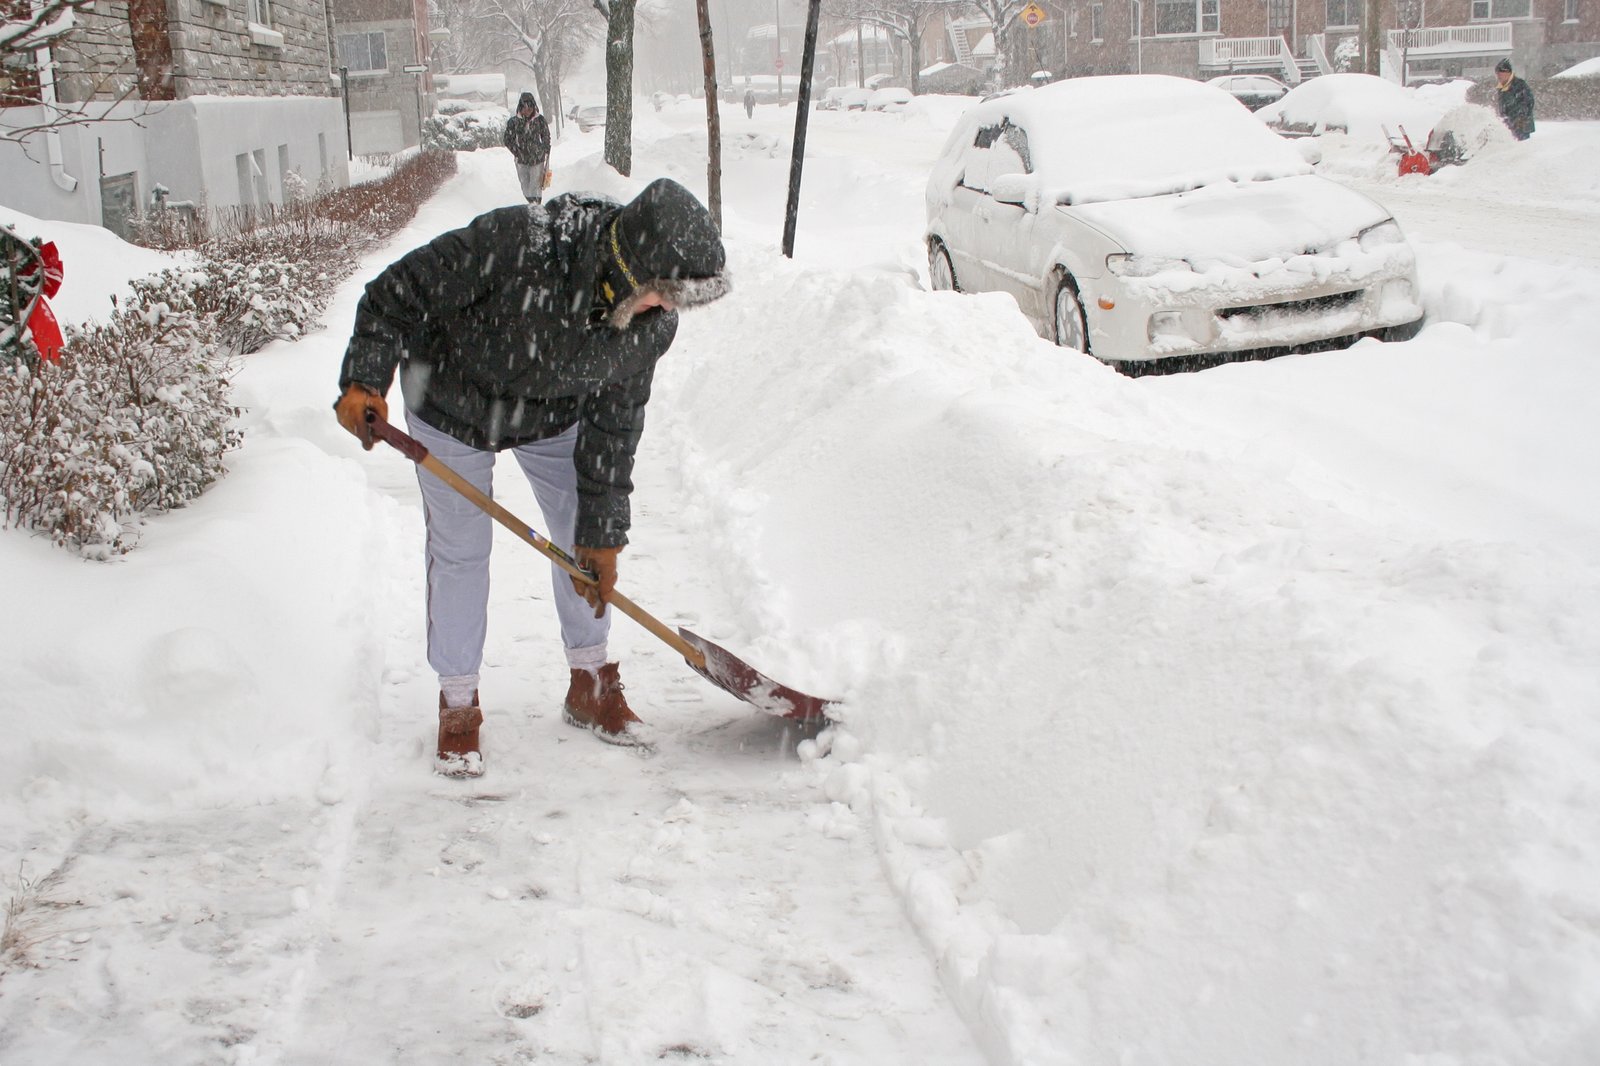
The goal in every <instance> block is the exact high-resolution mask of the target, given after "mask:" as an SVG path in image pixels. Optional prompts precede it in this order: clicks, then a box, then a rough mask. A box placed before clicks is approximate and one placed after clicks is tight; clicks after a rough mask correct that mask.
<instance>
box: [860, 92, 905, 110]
mask: <svg viewBox="0 0 1600 1066" xmlns="http://www.w3.org/2000/svg"><path fill="white" fill-rule="evenodd" d="M910 102H911V90H910V89H906V88H901V87H899V86H894V87H891V88H887V89H874V90H873V91H872V95H871V96H869V97H867V103H866V110H868V111H904V110H905V109H906V105H907V104H909V103H910Z"/></svg>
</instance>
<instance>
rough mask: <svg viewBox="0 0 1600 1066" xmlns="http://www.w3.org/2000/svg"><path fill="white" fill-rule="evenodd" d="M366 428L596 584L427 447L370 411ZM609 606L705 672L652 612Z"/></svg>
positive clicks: (693, 651)
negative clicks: (435, 456) (442, 461)
mask: <svg viewBox="0 0 1600 1066" xmlns="http://www.w3.org/2000/svg"><path fill="white" fill-rule="evenodd" d="M367 424H368V426H370V427H371V429H372V435H373V436H374V437H377V438H378V439H379V440H381V441H383V442H384V443H385V444H388V445H390V446H391V447H393V448H394V449H395V450H396V451H398V452H399V453H400V454H401V455H404V456H405V457H406V458H407V459H410V460H411V461H412V462H414V463H416V464H417V465H418V466H420V467H422V468H423V469H424V470H427V471H428V472H429V473H430V474H432V475H433V476H434V477H436V478H438V479H439V480H440V481H443V482H444V483H445V484H446V485H449V486H450V487H451V488H453V489H455V490H456V491H457V492H459V493H461V495H463V496H465V497H466V498H467V499H469V500H471V501H472V502H473V503H474V504H475V505H476V506H477V507H478V509H479V510H481V511H483V512H484V513H485V514H487V515H488V516H489V517H490V518H493V519H494V520H495V521H496V522H499V523H500V524H501V525H502V526H505V527H506V528H507V529H509V530H511V532H513V533H515V534H516V535H517V536H518V537H520V538H521V539H522V540H524V541H526V542H527V543H528V544H530V545H532V546H533V548H534V549H535V550H536V551H538V552H539V553H540V554H541V555H543V556H545V558H547V559H549V560H550V561H551V562H553V563H555V564H556V565H557V566H559V567H561V569H563V570H565V571H566V572H567V573H569V574H571V575H572V576H573V577H575V578H577V579H578V580H580V581H586V582H588V583H589V584H591V585H593V584H595V582H596V580H597V579H596V578H595V575H594V574H592V573H590V572H589V571H588V570H585V569H584V568H583V567H581V566H579V565H578V561H577V560H576V559H574V558H573V557H572V556H570V555H568V554H567V553H566V552H564V551H562V550H561V549H560V548H558V547H556V546H555V545H554V544H552V543H550V541H549V540H548V539H547V538H545V537H542V536H540V535H539V533H538V532H537V531H536V530H534V529H533V528H532V527H531V526H529V525H528V524H527V523H526V522H524V521H522V520H521V519H520V518H518V517H517V516H516V515H514V514H512V513H511V512H510V511H508V510H506V509H505V508H504V507H501V506H500V505H499V504H498V503H495V502H494V500H492V499H490V498H489V497H488V496H487V495H485V494H484V493H483V492H481V491H479V489H478V487H477V486H476V485H474V484H472V482H470V481H468V480H467V479H466V478H464V477H462V476H461V475H460V474H458V473H456V472H455V471H454V470H452V469H450V468H449V467H448V466H446V465H444V464H443V463H441V462H440V461H439V460H438V459H436V458H434V457H433V455H432V453H430V452H429V451H428V449H427V447H426V446H425V445H424V444H423V443H422V442H421V441H419V440H417V439H416V438H415V437H413V436H411V435H409V434H407V433H405V432H403V431H402V430H400V429H397V428H395V427H394V426H392V425H390V424H389V423H388V422H387V421H385V420H384V419H382V418H379V417H378V415H377V413H376V412H373V411H370V410H369V411H368V412H367ZM607 602H608V603H610V604H611V606H613V607H615V608H616V609H617V610H619V611H621V612H622V613H623V614H625V615H627V616H628V617H629V618H632V619H633V620H634V621H635V622H638V623H639V624H640V625H642V626H644V627H645V628H646V629H648V630H649V631H650V632H651V633H654V634H655V635H656V636H657V637H659V638H660V639H661V640H662V641H664V642H665V643H666V644H667V646H668V647H670V648H672V650H673V651H676V652H677V653H678V654H679V655H682V656H683V657H684V658H685V659H686V660H688V662H689V665H690V666H692V667H694V668H695V669H697V670H704V669H705V665H706V656H705V653H704V652H702V651H701V650H700V649H699V648H697V647H695V646H694V645H693V644H690V643H689V642H688V641H686V640H684V639H683V638H682V637H680V636H679V635H678V634H677V633H676V632H675V631H674V630H672V629H669V628H667V626H666V624H665V623H663V622H662V621H661V620H660V619H658V618H656V616H655V615H653V614H651V613H650V612H649V611H646V610H645V609H644V608H643V607H640V606H639V605H638V604H637V603H634V602H633V601H632V600H630V599H629V598H628V597H626V596H624V595H623V594H622V593H620V592H617V591H615V590H613V591H612V593H611V598H610V599H609V600H608V601H607Z"/></svg>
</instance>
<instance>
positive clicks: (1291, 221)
mask: <svg viewBox="0 0 1600 1066" xmlns="http://www.w3.org/2000/svg"><path fill="white" fill-rule="evenodd" d="M1057 210H1061V211H1068V212H1070V213H1071V214H1073V215H1075V216H1076V217H1077V218H1079V219H1080V220H1082V221H1084V222H1087V223H1088V224H1089V225H1091V226H1093V227H1095V228H1096V229H1098V230H1100V231H1101V232H1102V233H1104V234H1105V235H1106V236H1108V237H1110V238H1111V239H1112V240H1114V241H1116V242H1117V243H1119V244H1121V245H1122V246H1123V247H1124V248H1126V249H1127V250H1128V251H1129V252H1132V253H1134V254H1136V255H1147V256H1161V257H1165V258H1171V259H1183V260H1187V261H1189V262H1190V263H1192V264H1196V265H1198V264H1199V263H1202V262H1217V263H1227V264H1242V263H1253V262H1259V261H1261V260H1264V259H1287V258H1290V257H1293V256H1296V255H1303V254H1305V253H1307V252H1316V251H1323V250H1326V249H1329V248H1331V247H1332V246H1334V245H1337V244H1339V243H1340V242H1342V241H1347V240H1349V239H1351V238H1352V237H1355V236H1356V235H1358V234H1359V233H1360V232H1361V231H1362V230H1365V229H1367V228H1368V227H1370V226H1374V225H1377V224H1378V223H1380V222H1383V221H1385V220H1386V219H1388V218H1389V217H1390V216H1389V212H1388V210H1386V209H1385V208H1384V207H1383V206H1382V205H1380V204H1378V203H1376V202H1375V201H1373V200H1372V199H1370V198H1369V197H1366V196H1363V195H1362V194H1361V193H1359V192H1356V191H1355V190H1353V189H1347V188H1345V187H1344V186H1342V185H1338V184H1336V183H1334V182H1331V181H1328V180H1327V179H1326V178H1319V177H1316V176H1314V175H1309V174H1308V175H1303V176H1300V177H1293V178H1284V179H1282V180H1279V181H1264V182H1253V183H1251V184H1248V185H1210V186H1207V187H1206V188H1203V189H1196V190H1194V191H1192V192H1186V193H1179V194H1175V195H1170V196H1154V197H1145V198H1142V199H1138V200H1116V201H1111V202H1108V203H1096V204H1084V205H1081V206H1078V207H1060V208H1057Z"/></svg>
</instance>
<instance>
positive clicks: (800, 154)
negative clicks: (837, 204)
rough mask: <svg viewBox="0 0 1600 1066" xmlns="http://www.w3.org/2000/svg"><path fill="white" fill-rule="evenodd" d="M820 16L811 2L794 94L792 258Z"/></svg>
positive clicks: (786, 247) (786, 242)
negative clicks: (795, 106) (797, 85)
mask: <svg viewBox="0 0 1600 1066" xmlns="http://www.w3.org/2000/svg"><path fill="white" fill-rule="evenodd" d="M821 12H822V0H811V9H810V11H809V12H807V14H806V50H805V56H804V58H803V59H801V60H800V89H799V91H798V92H797V93H796V94H795V99H796V101H797V102H798V104H799V107H798V109H797V110H796V111H795V116H794V156H793V158H792V159H790V161H789V206H788V209H787V210H785V211H784V214H783V254H784V255H786V256H788V257H789V258H790V259H793V258H794V228H795V221H796V219H797V218H798V217H799V215H800V168H801V166H802V165H803V164H804V162H805V157H806V116H807V115H809V114H810V113H811V70H812V67H813V66H814V65H815V63H816V59H817V23H818V21H819V17H820V15H821Z"/></svg>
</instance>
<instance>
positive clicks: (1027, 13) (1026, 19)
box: [1017, 3, 1050, 30]
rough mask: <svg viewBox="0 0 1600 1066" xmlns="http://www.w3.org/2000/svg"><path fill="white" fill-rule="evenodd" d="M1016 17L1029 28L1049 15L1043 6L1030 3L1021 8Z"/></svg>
mask: <svg viewBox="0 0 1600 1066" xmlns="http://www.w3.org/2000/svg"><path fill="white" fill-rule="evenodd" d="M1017 17H1018V18H1020V19H1021V20H1022V21H1023V24H1024V25H1026V26H1027V27H1028V29H1030V30H1031V29H1033V28H1034V27H1035V26H1037V25H1039V23H1041V22H1043V21H1044V20H1045V19H1047V18H1049V17H1050V16H1049V15H1047V14H1045V11H1044V8H1042V7H1040V6H1039V5H1038V4H1031V3H1030V4H1029V5H1028V6H1027V7H1025V8H1023V9H1022V12H1021V14H1019V15H1018V16H1017Z"/></svg>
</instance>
